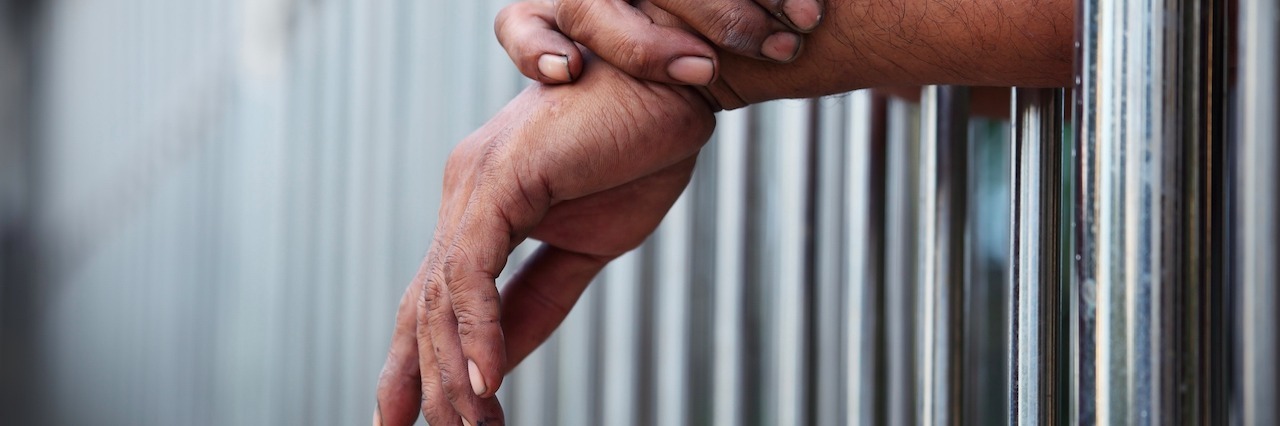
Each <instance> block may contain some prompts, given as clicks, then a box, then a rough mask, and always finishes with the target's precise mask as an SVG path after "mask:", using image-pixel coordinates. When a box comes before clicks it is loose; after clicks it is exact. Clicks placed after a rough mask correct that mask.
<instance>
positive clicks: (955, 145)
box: [917, 86, 969, 424]
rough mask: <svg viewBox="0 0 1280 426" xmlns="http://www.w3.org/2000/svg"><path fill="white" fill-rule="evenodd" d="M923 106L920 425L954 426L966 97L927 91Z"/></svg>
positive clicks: (959, 92)
mask: <svg viewBox="0 0 1280 426" xmlns="http://www.w3.org/2000/svg"><path fill="white" fill-rule="evenodd" d="M920 105H921V110H922V114H921V119H920V122H921V126H922V127H921V133H922V137H921V139H920V201H921V203H920V216H919V227H920V228H919V232H920V235H919V241H920V246H919V247H918V250H919V255H918V256H919V259H918V260H919V269H918V270H917V274H918V278H917V279H918V280H919V289H920V293H921V294H920V297H921V299H920V303H922V305H921V308H922V309H920V310H919V311H918V312H921V313H922V318H921V321H922V324H921V328H920V330H921V333H922V336H921V344H922V345H923V347H922V348H921V349H922V364H921V365H920V369H921V371H922V372H923V375H924V376H923V381H922V383H923V389H921V395H922V397H923V400H922V401H921V403H922V407H921V408H922V409H921V411H920V412H921V423H924V424H949V423H952V422H956V421H959V419H961V418H963V416H962V413H963V407H962V403H961V401H962V399H961V391H960V389H961V388H960V386H961V385H963V383H964V379H963V371H964V370H963V365H964V364H963V356H964V351H963V346H962V344H963V341H964V303H965V294H964V278H965V260H966V259H965V253H966V235H965V233H966V231H967V223H968V181H969V179H968V178H969V172H968V164H969V160H968V153H969V146H968V140H969V138H968V123H969V91H968V88H965V87H958V86H929V87H926V88H924V89H923V93H922V94H921V100H920Z"/></svg>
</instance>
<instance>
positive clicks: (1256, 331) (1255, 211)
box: [1239, 0, 1280, 425]
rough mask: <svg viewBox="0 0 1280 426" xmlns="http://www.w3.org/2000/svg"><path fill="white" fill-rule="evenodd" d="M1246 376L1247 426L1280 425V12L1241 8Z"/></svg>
mask: <svg viewBox="0 0 1280 426" xmlns="http://www.w3.org/2000/svg"><path fill="white" fill-rule="evenodd" d="M1239 22H1240V24H1241V28H1240V38H1239V40H1240V79H1239V84H1240V111H1239V112H1240V123H1239V126H1240V127H1239V131H1240V157H1239V164H1240V175H1239V179H1240V184H1239V185H1240V186H1239V189H1240V194H1239V197H1240V213H1239V218H1240V224H1239V237H1240V251H1239V254H1240V259H1239V262H1240V264H1239V266H1240V281H1241V285H1242V287H1243V288H1242V289H1241V298H1240V303H1241V305H1242V308H1243V316H1242V318H1241V322H1240V325H1241V327H1242V329H1241V330H1240V332H1241V335H1240V342H1241V344H1242V345H1241V348H1240V351H1241V355H1242V356H1243V358H1242V362H1243V365H1242V366H1241V369H1240V372H1241V375H1242V378H1243V383H1242V384H1241V385H1242V386H1241V387H1242V389H1241V391H1242V392H1243V395H1242V397H1243V413H1242V414H1243V420H1244V424H1246V425H1266V424H1276V423H1277V422H1280V407H1278V404H1277V401H1278V398H1280V375H1278V374H1277V371H1280V370H1277V368H1276V366H1275V363H1276V361H1277V360H1280V357H1277V354H1276V350H1277V338H1278V337H1280V336H1277V331H1276V324H1280V319H1278V318H1277V314H1276V309H1277V308H1278V307H1280V292H1278V291H1277V290H1276V286H1277V283H1280V247H1278V246H1277V241H1280V227H1278V226H1277V225H1276V211H1277V208H1280V194H1278V193H1277V192H1278V190H1277V182H1280V172H1278V170H1280V147H1277V145H1278V144H1280V101H1277V99H1278V98H1277V94H1280V5H1277V4H1276V2H1274V1H1271V0H1242V1H1241V2H1240V21H1239Z"/></svg>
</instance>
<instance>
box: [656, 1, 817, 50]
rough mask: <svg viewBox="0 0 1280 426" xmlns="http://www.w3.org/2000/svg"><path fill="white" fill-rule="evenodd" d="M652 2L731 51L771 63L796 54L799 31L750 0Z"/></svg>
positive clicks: (798, 44)
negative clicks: (728, 0) (729, 0)
mask: <svg viewBox="0 0 1280 426" xmlns="http://www.w3.org/2000/svg"><path fill="white" fill-rule="evenodd" d="M651 1H652V3H653V5H654V6H657V7H659V8H661V9H663V10H665V11H667V12H669V13H671V14H672V15H675V16H677V17H679V18H680V19H681V20H682V21H684V22H685V23H686V24H688V25H689V26H691V27H693V29H694V30H696V31H697V32H698V33H699V34H702V35H703V36H704V37H706V38H708V39H710V40H711V41H712V42H715V43H716V45H718V46H720V47H721V48H724V49H725V50H728V51H730V52H732V53H735V54H738V55H741V56H746V57H752V58H757V59H768V60H772V61H774V62H790V61H791V60H793V59H795V56H796V54H797V53H799V50H800V43H801V37H800V34H799V33H798V32H797V31H795V30H793V29H791V28H788V27H787V25H786V24H783V23H782V22H781V21H779V20H778V19H774V17H773V15H772V14H771V13H770V12H769V11H767V10H765V9H763V8H761V7H760V6H759V5H757V4H755V3H752V2H751V1H750V0H736V1H734V2H709V1H705V0H651ZM760 1H761V2H762V3H764V2H767V1H766V0H760Z"/></svg>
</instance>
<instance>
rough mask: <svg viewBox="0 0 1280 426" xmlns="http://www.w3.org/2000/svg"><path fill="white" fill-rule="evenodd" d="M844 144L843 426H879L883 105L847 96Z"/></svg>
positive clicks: (865, 96)
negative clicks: (847, 105) (845, 425)
mask: <svg viewBox="0 0 1280 426" xmlns="http://www.w3.org/2000/svg"><path fill="white" fill-rule="evenodd" d="M848 102H849V107H848V111H847V112H848V118H847V119H846V121H847V122H846V126H847V134H846V140H845V151H844V152H845V156H844V159H843V161H844V171H845V183H844V188H845V200H844V201H845V205H844V214H845V225H844V226H845V228H844V229H845V232H844V234H845V236H844V240H845V243H844V248H845V259H844V260H845V270H844V278H845V285H846V287H845V293H844V298H845V299H844V300H845V306H844V312H843V314H844V316H845V318H844V332H845V342H844V357H845V358H844V365H845V381H844V391H845V395H844V397H845V399H844V410H845V421H844V424H847V425H875V424H883V423H884V422H885V413H884V411H885V409H884V405H883V402H884V401H885V398H884V392H882V390H883V389H884V387H883V385H884V372H883V369H882V368H881V367H882V366H883V365H884V357H883V356H882V354H883V353H884V348H883V347H882V346H883V345H881V344H880V343H881V342H882V341H883V340H881V337H880V334H881V333H879V332H878V331H879V330H880V329H881V327H883V325H882V324H881V323H882V321H881V318H883V307H882V305H883V303H881V301H883V300H884V299H883V294H884V288H883V283H884V275H883V267H882V263H881V259H883V254H882V253H883V252H884V247H885V246H884V244H885V240H884V224H885V221H884V215H883V214H882V213H881V212H883V210H881V209H882V208H883V206H884V205H885V193H884V180H883V179H884V177H883V176H884V167H885V147H884V143H885V140H884V139H885V135H884V127H885V126H884V120H885V107H884V105H885V104H884V100H883V99H880V100H877V99H875V98H874V96H873V95H872V93H871V91H870V90H863V91H858V92H854V93H851V94H849V97H848Z"/></svg>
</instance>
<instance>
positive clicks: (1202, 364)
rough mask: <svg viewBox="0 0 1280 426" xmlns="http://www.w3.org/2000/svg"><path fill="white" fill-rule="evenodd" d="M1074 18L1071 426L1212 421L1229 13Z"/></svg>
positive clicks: (1113, 10) (1095, 1)
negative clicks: (1224, 31)
mask: <svg viewBox="0 0 1280 426" xmlns="http://www.w3.org/2000/svg"><path fill="white" fill-rule="evenodd" d="M1079 7H1080V13H1079V14H1078V16H1080V19H1079V20H1078V28H1077V39H1078V42H1079V43H1078V45H1079V48H1078V50H1077V55H1078V58H1077V59H1078V60H1077V61H1076V62H1077V67H1078V68H1077V69H1076V85H1077V90H1076V96H1077V105H1076V108H1077V113H1076V117H1077V120H1078V125H1079V128H1078V129H1079V132H1078V134H1077V135H1078V136H1077V138H1078V139H1077V143H1076V147H1077V149H1078V151H1079V157H1078V161H1077V163H1076V175H1077V176H1078V179H1080V180H1079V188H1080V192H1079V195H1078V197H1079V198H1078V199H1077V206H1076V224H1075V226H1076V232H1077V238H1076V244H1077V250H1078V251H1077V256H1076V263H1075V273H1076V278H1075V282H1074V284H1073V285H1076V286H1078V288H1077V290H1076V291H1075V293H1076V294H1077V296H1078V297H1079V298H1078V299H1077V300H1076V301H1075V302H1074V303H1076V304H1077V306H1076V309H1075V311H1076V314H1075V315H1076V318H1077V320H1078V321H1079V322H1078V324H1077V331H1076V332H1077V333H1079V334H1078V335H1077V338H1078V341H1079V343H1078V344H1079V346H1078V348H1077V351H1078V352H1077V356H1078V359H1077V360H1076V362H1078V363H1079V364H1078V365H1077V367H1078V369H1076V370H1075V371H1077V372H1078V373H1077V374H1079V376H1078V377H1077V378H1076V380H1077V381H1076V383H1078V386H1079V390H1078V391H1079V394H1078V395H1077V397H1076V398H1077V399H1076V400H1075V404H1076V406H1075V408H1074V411H1075V413H1074V414H1075V416H1076V421H1078V422H1080V423H1084V424H1092V423H1094V422H1105V423H1132V424H1152V423H1155V424H1163V423H1170V422H1175V421H1178V419H1181V418H1197V416H1207V417H1208V418H1214V417H1215V416H1214V415H1213V414H1212V413H1215V412H1219V411H1220V410H1221V408H1220V403H1217V402H1214V399H1213V398H1209V397H1206V392H1207V391H1201V389H1209V388H1211V387H1212V386H1213V385H1214V383H1215V381H1216V380H1219V379H1217V378H1216V376H1218V374H1215V373H1212V372H1211V371H1212V370H1216V369H1219V368H1220V365H1219V363H1220V361H1219V360H1221V359H1222V358H1223V357H1221V356H1219V353H1220V352H1219V351H1222V350H1223V349H1218V348H1215V347H1214V345H1207V344H1204V343H1203V342H1204V341H1205V339H1206V338H1210V337H1213V336H1217V335H1218V334H1220V333H1222V332H1225V331H1226V324H1225V322H1224V321H1223V320H1222V318H1221V315H1220V314H1218V313H1217V312H1221V310H1222V309H1223V305H1222V302H1221V300H1220V299H1222V298H1220V297H1214V294H1215V292H1218V291H1222V290H1221V288H1222V286H1223V285H1229V284H1222V285H1219V286H1213V285H1211V283H1212V280H1213V279H1214V277H1217V276H1220V275H1219V274H1217V273H1216V272H1215V271H1217V270H1219V269H1220V268H1221V265H1222V263H1223V262H1222V261H1221V259H1220V258H1219V256H1221V254H1219V253H1220V251H1219V250H1214V249H1213V248H1214V247H1220V246H1221V244H1222V241H1223V238H1225V237H1224V236H1223V235H1224V233H1223V232H1220V230H1221V228H1222V225H1221V223H1222V221H1221V220H1220V219H1215V217H1216V216H1218V215H1221V214H1222V213H1221V212H1222V211H1223V210H1222V208H1221V207H1219V206H1217V203H1215V201H1214V200H1216V199H1219V198H1220V197H1221V196H1220V195H1217V194H1218V192H1219V191H1218V188H1219V187H1220V186H1221V185H1222V177H1223V173H1224V172H1223V171H1222V169H1223V168H1222V167H1221V166H1220V165H1219V164H1220V162H1221V160H1219V159H1217V158H1216V157H1215V153H1218V152H1222V149H1223V147H1222V139H1221V137H1222V130H1221V128H1222V125H1221V124H1222V113H1221V107H1220V106H1218V104H1219V103H1220V100H1221V99H1223V98H1224V93H1223V91H1222V87H1223V85H1222V81H1223V80H1222V74H1223V71H1224V70H1225V61H1223V57H1224V55H1223V50H1222V48H1221V47H1222V40H1221V37H1220V34H1221V25H1223V21H1222V20H1221V19H1220V14H1221V11H1222V10H1223V9H1222V8H1223V4H1222V3H1220V2H1215V1H1203V2H1194V3H1185V2H1145V3H1143V2H1138V3H1134V2H1108V1H1100V0H1085V1H1081V2H1079ZM1200 418H1205V417H1200Z"/></svg>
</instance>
